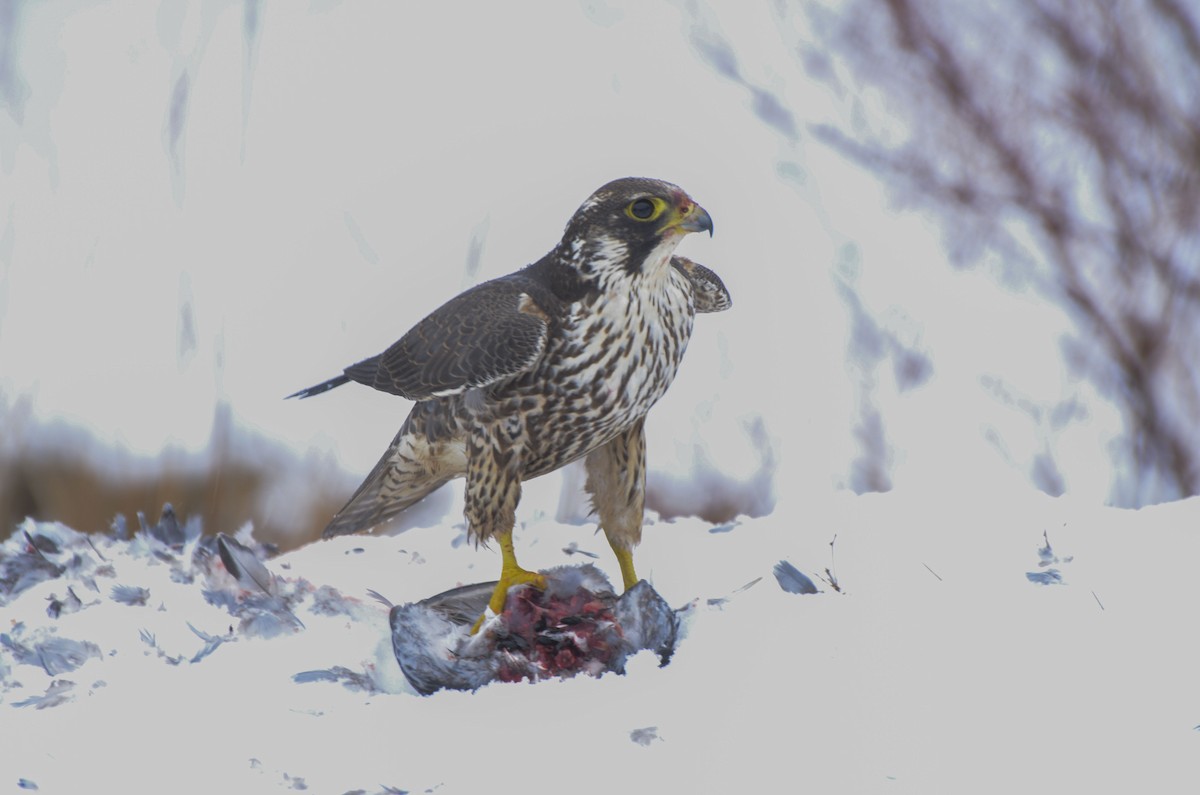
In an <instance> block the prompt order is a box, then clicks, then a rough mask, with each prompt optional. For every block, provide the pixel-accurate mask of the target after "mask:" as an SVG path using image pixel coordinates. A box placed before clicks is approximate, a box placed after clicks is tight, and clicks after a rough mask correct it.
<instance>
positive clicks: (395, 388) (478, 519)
mask: <svg viewBox="0 0 1200 795" xmlns="http://www.w3.org/2000/svg"><path fill="white" fill-rule="evenodd" d="M712 230H713V224H712V219H711V218H710V217H709V215H708V213H707V212H705V210H704V208H702V207H701V206H700V205H698V204H696V203H695V202H694V201H692V199H691V198H690V197H689V196H688V195H687V194H686V193H684V192H683V191H682V190H681V189H680V188H678V187H676V186H675V185H672V184H670V183H667V182H662V181H659V180H653V179H644V178H633V177H630V178H625V179H618V180H614V181H613V182H610V183H608V184H607V185H605V186H604V187H602V188H600V189H599V190H597V191H596V192H595V193H593V194H592V195H591V196H590V197H589V198H588V200H587V201H585V202H584V203H583V204H582V205H581V206H580V208H579V209H578V210H577V211H576V212H575V215H574V216H572V217H571V220H570V221H569V222H568V223H567V227H566V230H565V232H564V233H563V237H562V240H561V241H560V242H559V243H558V245H556V246H555V247H554V248H553V249H552V250H551V251H550V253H549V254H547V255H546V256H544V257H542V258H541V259H540V260H538V261H537V262H535V263H533V264H532V265H529V266H527V267H525V268H522V269H521V270H519V271H517V272H515V273H511V274H509V275H507V276H502V277H500V278H498V279H493V280H492V281H489V282H484V283H483V284H480V285H478V286H476V287H473V288H471V289H469V290H467V291H466V292H464V293H462V294H461V295H458V296H456V297H455V298H452V299H450V300H449V301H448V302H446V303H445V304H444V305H442V306H441V307H440V308H439V309H437V310H435V311H434V312H433V313H432V314H430V315H429V316H428V317H426V318H425V319H424V320H422V321H420V322H419V323H417V325H416V326H414V327H413V328H412V329H411V330H410V331H409V332H408V333H407V334H405V335H404V336H403V337H401V338H400V340H399V341H398V342H397V343H395V344H394V345H392V346H391V347H390V348H388V349H387V350H386V351H384V352H383V353H381V354H379V355H378V356H372V357H371V358H369V359H365V360H363V361H361V362H359V363H358V364H354V365H351V366H350V367H347V368H346V369H345V371H344V373H343V374H342V375H339V376H336V377H334V378H331V379H329V380H328V381H325V382H323V383H321V384H317V385H316V386H312V387H309V388H308V389H304V390H301V391H299V392H296V393H295V394H293V395H289V396H288V397H300V398H306V397H312V396H313V395H319V394H321V393H322V392H325V391H328V390H330V389H333V388H334V387H337V386H341V385H342V384H345V383H348V382H350V381H357V382H358V383H360V384H366V385H367V386H370V387H374V388H375V389H379V390H382V391H384V392H390V393H392V394H394V395H399V396H401V397H404V398H407V399H409V400H413V401H416V405H415V406H413V408H412V411H411V412H410V413H409V415H408V418H407V419H406V420H405V421H404V424H403V425H402V426H401V427H400V431H399V433H397V434H396V438H395V439H393V440H392V443H391V445H390V446H389V447H388V449H387V451H386V452H385V453H384V454H383V457H382V458H380V459H379V463H377V464H376V465H375V468H374V469H372V470H371V473H370V474H369V475H368V476H367V479H366V480H365V481H364V482H363V484H362V485H361V486H359V488H358V490H357V491H356V492H355V493H354V496H352V497H351V498H350V501H349V502H347V503H346V506H345V507H344V508H342V510H340V511H339V512H338V513H337V515H336V516H334V517H333V520H332V521H330V523H329V526H328V527H326V528H325V531H324V534H323V535H324V537H325V538H329V537H332V536H336V535H342V534H344V533H356V532H360V531H364V530H369V529H370V528H372V527H374V526H375V525H378V524H380V523H381V522H384V521H386V520H388V519H390V518H392V517H394V516H395V515H396V514H398V513H400V512H401V511H403V510H404V509H405V508H408V507H409V506H411V505H413V504H414V503H416V502H417V501H419V500H421V499H422V498H423V497H425V496H426V495H427V494H429V493H430V492H432V491H433V490H434V489H436V488H438V487H440V486H442V485H443V484H445V483H446V482H447V481H449V480H451V479H452V478H456V477H463V476H465V477H466V479H467V487H466V505H465V509H464V513H465V515H466V519H467V527H468V534H469V535H470V537H471V538H472V539H473V540H474V541H475V542H476V543H479V542H483V541H487V540H488V539H491V538H495V539H496V540H497V542H498V543H499V546H500V552H501V555H502V557H503V562H502V566H501V571H500V580H499V582H498V583H497V584H496V587H495V589H494V591H493V592H492V597H491V600H490V601H489V603H488V608H489V610H491V611H492V612H493V613H496V614H499V613H501V612H503V610H504V605H505V600H506V597H507V594H508V589H509V588H510V587H512V586H514V585H519V584H524V583H529V584H532V585H534V586H536V587H538V588H544V587H545V579H544V577H543V576H542V575H541V574H538V573H536V572H531V571H527V570H525V569H523V568H521V567H520V566H519V565H518V564H517V558H516V554H515V552H514V551H513V540H512V531H513V524H514V522H515V515H516V507H517V501H518V500H519V499H520V495H521V481H523V480H527V479H529V478H534V477H537V476H538V475H544V474H546V473H547V472H551V471H553V470H555V469H558V468H559V467H562V466H564V465H566V464H569V463H570V462H572V461H574V460H576V459H578V458H581V457H584V456H586V459H585V467H586V470H587V485H586V489H587V491H588V493H589V494H590V495H591V498H592V504H593V507H594V509H595V512H596V514H597V515H598V517H599V521H600V526H601V527H602V528H603V529H604V533H605V535H606V536H607V538H608V541H609V544H610V545H611V546H612V548H613V552H615V553H616V556H617V561H618V562H619V564H620V567H621V577H622V580H623V581H624V587H625V588H626V589H629V588H631V587H632V586H633V585H634V584H636V583H637V580H638V578H637V575H636V574H635V573H634V568H633V553H632V549H633V547H634V546H635V545H637V543H638V542H639V541H640V540H641V535H642V519H643V506H644V501H645V490H646V444H645V436H644V434H643V430H642V426H643V422H644V420H645V417H646V413H647V412H648V411H649V410H650V407H651V406H653V405H654V404H655V403H656V402H657V401H658V399H659V398H661V397H662V396H663V394H664V393H665V392H666V391H667V387H668V386H670V384H671V381H672V380H673V379H674V378H675V372H676V370H677V369H678V368H679V363H680V361H681V360H682V358H683V352H684V349H685V348H686V347H687V343H688V339H689V338H690V337H691V333H692V321H693V319H694V318H695V314H696V313H697V312H719V311H722V310H724V309H728V308H729V306H730V299H729V293H728V292H727V291H726V289H725V285H724V284H723V283H722V282H721V280H720V278H718V277H717V275H716V274H714V273H713V272H712V271H710V270H709V269H707V268H705V267H704V266H702V265H699V264H697V263H695V262H692V261H691V260H688V259H685V258H683V257H677V256H674V255H673V252H674V251H675V247H676V246H678V245H679V242H680V241H681V240H682V239H683V237H684V236H685V235H687V234H688V233H690V232H708V233H709V234H710V235H711V234H712ZM481 621H482V617H481V619H480V622H481ZM480 622H476V624H475V630H478V628H479V626H480Z"/></svg>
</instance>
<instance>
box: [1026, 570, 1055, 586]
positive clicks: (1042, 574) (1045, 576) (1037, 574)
mask: <svg viewBox="0 0 1200 795" xmlns="http://www.w3.org/2000/svg"><path fill="white" fill-rule="evenodd" d="M1025 578H1026V579H1028V580H1029V581H1030V582H1032V583H1036V584H1038V585H1062V584H1063V577H1062V573H1061V572H1060V571H1059V570H1058V569H1046V570H1045V571H1027V572H1025Z"/></svg>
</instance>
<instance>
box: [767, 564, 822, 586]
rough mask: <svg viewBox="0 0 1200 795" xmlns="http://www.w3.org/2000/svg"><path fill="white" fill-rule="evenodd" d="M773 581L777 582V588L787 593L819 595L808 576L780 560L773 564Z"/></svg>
mask: <svg viewBox="0 0 1200 795" xmlns="http://www.w3.org/2000/svg"><path fill="white" fill-rule="evenodd" d="M774 572H775V579H776V580H777V581H778V582H779V587H780V588H782V589H783V590H785V591H787V592H788V593H796V594H810V593H820V590H819V589H818V588H817V586H816V584H815V583H814V582H813V581H812V580H811V579H809V577H808V575H806V574H805V573H804V572H802V571H800V570H799V569H797V568H796V567H795V566H793V565H792V564H791V563H789V562H787V561H786V560H781V561H779V562H778V563H776V564H775V569H774Z"/></svg>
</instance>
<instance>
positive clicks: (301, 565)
mask: <svg viewBox="0 0 1200 795" xmlns="http://www.w3.org/2000/svg"><path fill="white" fill-rule="evenodd" d="M931 505H938V506H939V507H938V508H937V509H936V510H931V509H930V506H931ZM650 519H651V521H650V524H649V525H648V526H647V528H646V533H645V540H644V542H643V544H642V546H641V547H640V548H639V549H638V553H637V561H638V564H639V567H640V572H641V573H642V574H643V576H645V577H647V579H649V580H650V581H651V582H652V584H653V585H654V587H655V589H656V590H657V591H658V592H659V593H661V594H662V595H663V596H664V597H665V598H666V600H667V601H668V602H669V603H671V604H672V605H673V606H675V607H677V608H680V607H687V608H688V609H687V610H686V611H685V615H686V619H685V627H684V634H683V637H682V639H681V640H680V642H679V645H678V647H677V650H676V653H675V656H674V658H673V659H672V660H671V662H670V663H669V664H668V665H667V666H665V667H661V668H660V667H659V665H658V660H657V658H656V657H655V656H654V655H653V654H651V653H650V652H642V653H640V654H639V655H637V656H635V657H633V658H632V659H631V660H630V661H629V664H628V668H627V672H626V674H625V675H616V674H606V675H603V676H601V677H600V678H597V679H593V678H590V677H587V676H579V677H576V678H574V679H570V680H566V681H545V682H540V683H538V684H534V685H530V684H503V683H493V684H490V685H487V686H484V687H483V688H481V689H479V690H478V691H475V692H473V693H463V692H448V691H441V692H438V693H435V694H433V695H431V696H419V695H417V694H416V693H415V692H414V690H413V689H412V688H411V687H410V686H409V685H408V684H407V683H406V682H405V680H404V678H403V675H402V674H401V672H400V670H399V667H398V665H397V664H396V662H395V659H394V657H393V656H392V652H391V646H390V635H389V629H388V626H387V607H386V606H385V605H383V604H382V603H379V602H377V601H375V600H374V599H373V598H372V597H371V596H370V595H369V593H368V592H369V591H370V590H375V591H378V592H379V593H381V594H382V595H383V596H385V597H387V598H388V599H390V600H391V601H393V602H396V603H404V602H408V601H415V600H418V599H421V598H424V597H426V596H430V595H432V594H434V593H437V592H440V591H443V590H446V589H448V588H450V587H453V586H455V585H458V584H464V583H471V582H478V581H482V580H487V579H492V578H493V577H494V571H493V569H494V567H495V564H496V555H495V553H494V552H493V551H488V550H475V549H474V548H472V547H471V545H469V544H464V543H461V538H460V528H456V527H454V526H452V525H451V524H450V522H448V521H447V522H442V523H438V524H437V525H435V526H430V527H426V528H415V529H412V530H409V531H407V532H405V533H402V534H400V535H396V536H379V537H376V536H369V537H343V538H339V539H334V540H331V541H325V542H318V543H314V544H311V545H309V546H307V547H304V548H302V549H299V550H296V551H294V552H291V553H288V554H285V555H282V556H279V557H277V558H274V559H271V560H270V561H269V562H268V567H269V568H270V570H271V571H272V572H273V573H274V574H275V575H277V576H279V577H280V578H281V581H282V582H283V583H284V587H285V588H292V587H295V586H296V584H297V583H301V582H307V583H308V584H309V585H308V586H306V590H305V591H304V593H305V594H306V595H305V596H303V597H302V599H301V600H300V601H298V602H296V603H295V607H294V608H293V609H294V613H295V615H296V616H297V617H298V618H299V619H300V621H301V622H302V624H303V629H301V630H299V631H297V632H295V633H294V634H291V633H283V634H280V635H277V636H275V637H271V638H264V637H252V636H250V635H248V634H247V632H246V631H244V630H242V629H239V627H238V620H237V619H236V618H234V617H233V616H231V615H230V614H229V613H228V612H227V611H226V610H224V609H223V608H221V607H217V606H214V605H212V604H209V603H207V602H206V601H205V600H204V599H203V597H202V595H201V584H202V582H203V581H204V578H203V577H198V578H197V582H196V583H193V584H191V585H188V584H183V583H179V582H174V581H173V580H172V578H171V577H170V576H169V569H170V567H169V566H168V565H165V564H164V563H163V562H162V561H161V560H159V559H158V558H156V557H154V556H153V555H152V554H150V553H149V552H148V551H145V550H147V549H149V547H147V546H146V545H145V544H144V536H143V537H140V538H139V539H135V541H134V542H133V543H124V542H116V541H113V540H111V539H103V538H99V537H97V538H95V539H94V543H95V544H96V549H98V550H99V552H100V553H102V554H103V555H104V556H105V558H107V559H108V560H109V562H110V563H111V564H112V566H113V570H114V571H113V573H112V575H111V576H109V577H99V576H98V577H96V582H97V584H98V585H99V591H98V592H97V591H93V590H90V589H88V588H87V587H86V585H83V584H81V582H78V581H77V582H75V584H74V588H73V590H74V592H75V593H76V594H78V595H79V597H80V599H81V601H82V602H83V604H84V606H83V608H82V609H80V610H77V611H76V612H71V613H69V614H68V613H64V614H62V615H60V616H59V617H58V618H52V617H50V616H49V615H48V614H47V604H48V602H47V600H48V598H49V597H50V596H51V595H52V594H54V595H57V596H58V597H60V598H62V597H64V595H65V591H66V585H68V584H70V583H69V582H66V581H64V579H54V580H49V581H46V582H42V583H40V584H38V585H36V586H34V587H32V588H29V589H28V590H25V591H24V592H23V593H21V594H20V595H19V596H17V598H16V599H15V600H14V601H12V602H11V603H9V604H7V605H5V606H4V614H5V618H6V621H5V625H6V626H5V630H6V632H8V633H9V634H10V635H13V634H15V633H17V630H16V629H14V628H15V627H17V626H18V625H19V624H20V625H23V626H21V627H20V630H19V637H24V638H29V637H31V636H32V635H35V634H36V633H51V634H52V635H53V636H55V637H60V638H68V639H72V640H82V641H89V642H92V643H95V644H96V645H97V646H98V647H99V651H100V654H99V655H97V656H91V657H89V658H87V659H86V661H85V662H84V663H83V665H82V666H80V667H79V668H77V669H76V670H73V671H70V672H68V673H60V674H58V675H57V676H50V675H48V674H47V673H46V672H45V671H44V670H43V669H42V668H41V667H40V666H38V665H37V664H36V663H33V664H28V663H27V664H21V663H18V662H16V660H15V658H14V655H13V653H12V651H11V650H10V649H8V648H7V647H6V648H3V649H0V672H3V677H4V679H3V682H4V684H3V690H2V691H0V712H3V713H5V714H4V715H3V721H2V722H3V725H5V726H6V727H7V729H8V730H7V731H6V732H5V735H6V739H5V740H4V741H3V742H4V753H3V754H2V755H0V782H4V783H5V786H9V787H12V786H14V784H15V782H17V781H18V780H21V779H24V780H25V781H27V782H32V783H33V784H36V786H37V787H38V791H39V792H64V793H69V792H81V791H87V790H90V789H94V788H95V787H96V786H97V785H100V786H104V787H113V788H120V789H121V790H122V791H125V792H160V791H165V790H171V791H177V792H211V791H216V790H217V789H221V790H225V791H236V792H260V791H261V792H266V791H278V790H280V789H287V788H289V787H291V788H295V789H300V788H303V787H307V788H308V789H311V790H313V791H317V792H352V791H365V792H372V793H374V792H383V791H385V790H384V787H393V788H396V789H399V790H406V791H410V792H425V791H436V792H479V791H482V789H483V788H484V787H492V788H497V787H499V788H500V789H502V790H503V789H504V788H505V787H509V786H511V783H512V782H514V781H526V782H545V783H547V784H552V785H554V786H567V784H566V783H564V782H569V786H570V787H571V788H572V790H573V791H578V792H611V791H613V790H614V789H617V788H623V789H632V790H633V791H644V788H649V787H652V786H653V787H662V786H669V787H670V788H671V789H672V790H673V791H689V792H737V791H741V792H747V791H781V790H791V791H797V790H809V789H820V790H823V791H833V792H864V793H866V792H933V791H960V792H1004V791H1012V790H1020V791H1027V792H1051V791H1066V792H1081V791H1087V790H1093V791H1158V792H1188V791H1194V790H1195V787H1196V786H1197V785H1200V771H1197V769H1196V765H1195V758H1196V743H1198V742H1200V732H1198V731H1197V730H1196V728H1195V727H1196V726H1197V724H1200V692H1198V689H1197V687H1196V685H1195V671H1196V670H1197V665H1198V664H1200V647H1198V646H1197V644H1196V642H1195V638H1194V636H1193V635H1192V633H1190V632H1188V631H1187V627H1188V626H1190V611H1191V608H1190V606H1191V605H1193V604H1195V600H1196V598H1197V593H1196V591H1197V588H1196V586H1195V584H1194V583H1195V579H1194V577H1193V576H1192V568H1193V565H1192V561H1194V560H1196V559H1197V555H1198V554H1200V536H1197V534H1196V533H1195V527H1196V526H1197V522H1198V521H1200V500H1189V501H1186V502H1180V503H1173V504H1168V505H1162V506H1156V507H1153V508H1146V509H1142V510H1140V511H1126V510H1119V509H1113V508H1096V507H1094V506H1089V505H1086V504H1083V503H1081V502H1079V501H1075V500H1071V499H1068V498H1059V499H1051V498H1048V497H1045V496H1044V495H1040V494H1036V493H1033V492H1031V491H1029V492H1026V491H1015V492H1013V493H1010V494H1008V495H1005V498H1004V499H998V498H995V499H992V500H988V501H983V500H976V499H971V500H963V501H962V502H960V503H954V502H953V501H946V502H944V503H939V502H937V501H933V500H929V499H927V498H926V496H925V495H913V494H908V495H905V494H899V493H898V494H888V495H877V496H867V497H853V496H849V495H845V496H838V497H834V498H831V499H830V500H829V501H827V502H825V503H823V504H819V503H812V504H810V503H799V502H795V501H792V502H787V501H785V502H784V503H783V504H782V505H781V507H780V509H779V510H776V511H775V512H774V513H773V514H772V515H771V516H769V517H763V518H759V519H749V518H745V517H742V518H741V519H739V520H738V521H737V522H735V523H734V524H733V526H732V527H713V526H712V525H710V524H708V523H705V522H703V521H700V520H697V519H688V520H678V521H673V522H664V521H654V517H651V518H650ZM25 529H26V530H28V531H29V532H30V533H31V534H34V535H36V534H37V533H38V532H42V531H44V532H47V533H53V532H55V530H56V528H54V526H52V525H42V526H37V525H35V524H33V523H28V524H27V525H26V528H25ZM244 537H245V536H244V535H243V538H244ZM14 543H23V542H19V541H18V539H13V540H12V541H10V542H9V544H10V545H12V544H14ZM517 544H518V549H519V550H520V551H521V553H522V556H523V557H522V562H523V563H526V565H530V566H537V567H539V568H545V567H548V566H553V565H561V564H573V565H574V564H579V563H580V557H579V556H578V555H569V554H567V552H568V551H569V550H570V549H578V550H582V551H585V552H591V553H593V554H596V555H598V558H597V559H596V561H595V562H596V563H597V565H599V566H600V567H601V568H602V569H607V570H608V571H609V573H610V576H611V574H612V572H614V571H615V569H616V566H615V562H614V561H613V560H611V559H610V558H611V555H610V553H608V551H607V550H606V549H605V544H604V542H603V537H602V536H598V535H596V534H594V532H593V529H592V528H589V527H584V526H578V525H561V524H558V523H556V522H555V521H554V520H553V519H550V518H547V517H545V516H540V517H539V516H531V515H528V514H527V515H526V516H524V517H523V522H522V525H521V529H520V530H519V532H518V535H517ZM571 545H575V546H574V547H572V546H571ZM1047 545H1048V548H1047ZM6 550H11V547H7V548H6ZM139 550H142V551H139ZM10 554H11V552H10ZM588 560H589V561H590V560H591V558H588ZM781 561H787V562H788V563H789V564H790V565H792V566H794V567H795V568H796V569H798V570H799V571H800V572H802V573H804V574H806V575H807V576H808V577H809V578H810V579H812V580H813V581H814V582H815V583H816V584H817V585H818V586H819V588H820V593H817V594H810V595H801V594H796V593H791V592H788V591H786V590H784V588H782V587H781V586H780V584H779V582H778V581H777V580H776V578H775V577H774V575H773V570H774V568H775V567H776V565H777V564H778V563H780V562H781ZM1049 569H1055V570H1057V571H1058V572H1059V573H1060V574H1061V578H1062V584H1058V585H1039V584H1036V583H1034V582H1032V581H1030V579H1028V577H1027V574H1030V573H1038V572H1044V571H1047V570H1049ZM215 572H216V573H215V574H214V575H213V577H214V578H215V579H212V580H209V581H208V582H209V583H210V585H212V584H216V585H220V578H221V577H222V576H225V577H228V575H223V574H222V570H221V569H220V568H219V567H217V568H216V569H215ZM831 576H832V577H833V578H834V579H833V581H835V582H836V583H837V585H838V588H839V590H835V589H833V588H832V587H831ZM114 584H121V585H127V586H140V587H144V588H147V589H148V590H149V591H150V599H149V602H148V603H147V604H146V605H144V606H136V605H134V606H130V605H126V604H120V603H118V602H117V601H114V600H113V599H111V598H109V590H110V586H111V585H114ZM322 586H327V587H326V588H325V590H324V591H323V593H325V594H326V595H327V596H328V594H330V593H331V592H330V591H329V590H328V589H329V588H332V589H336V591H337V592H339V593H340V594H342V595H343V596H345V597H346V599H347V600H348V601H347V602H346V605H347V608H346V611H345V612H332V613H331V612H330V611H324V612H322V613H315V612H313V611H312V610H311V604H312V598H313V597H312V594H313V592H314V591H315V590H316V589H317V588H320V587H322ZM747 586H748V587H747ZM336 601H337V600H336V599H335V600H334V602H335V603H336ZM189 624H190V625H191V626H192V627H195V630H197V631H199V632H201V633H205V634H207V635H209V636H226V635H229V634H230V632H231V628H232V637H229V638H228V639H227V640H225V642H223V643H220V644H219V645H218V646H217V647H216V648H215V650H213V651H212V652H211V654H209V655H208V656H206V657H204V658H203V659H201V660H199V661H198V662H194V663H192V662H189V661H188V660H190V659H191V658H192V657H193V656H194V655H195V654H196V653H197V652H199V651H200V650H201V649H203V648H204V646H205V642H204V641H203V640H202V639H201V638H200V637H199V636H198V635H197V634H196V633H195V632H194V631H193V630H192V629H191V628H189V626H188V625H189ZM143 633H148V634H150V635H152V636H153V638H154V640H155V643H156V644H157V647H158V649H161V650H162V652H163V654H159V653H157V652H156V651H155V650H152V649H151V648H150V647H149V646H148V645H147V643H146V641H145V640H143V638H142V635H143ZM47 637H49V635H48V636H47ZM164 655H165V656H164ZM180 656H181V657H182V658H183V659H182V661H180V662H178V664H171V662H169V661H168V659H167V657H180ZM336 666H341V667H343V668H345V669H347V670H348V671H350V672H353V673H356V674H360V675H363V676H364V677H365V678H366V680H367V681H370V682H372V683H373V687H374V688H376V690H375V691H374V692H370V691H364V690H362V689H350V688H348V687H346V686H344V685H343V684H340V683H336V682H306V683H303V682H296V681H294V679H293V677H294V676H295V675H296V674H298V673H301V672H305V671H312V670H323V669H330V668H333V667H336ZM63 679H66V680H69V681H71V682H74V683H75V686H74V688H73V689H71V690H69V691H68V692H67V694H66V700H65V701H63V702H62V703H58V704H57V705H54V706H47V707H45V708H42V709H38V708H37V707H36V706H35V705H32V704H30V705H27V706H20V705H19V704H20V703H21V702H23V701H24V700H26V699H29V698H30V697H38V696H43V695H44V694H45V691H46V690H47V688H49V687H51V685H52V683H53V682H54V681H56V680H63ZM117 760H121V761H120V762H118V761H117ZM534 785H535V784H533V783H531V784H530V786H534Z"/></svg>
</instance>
